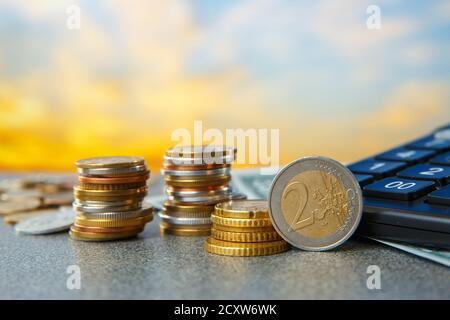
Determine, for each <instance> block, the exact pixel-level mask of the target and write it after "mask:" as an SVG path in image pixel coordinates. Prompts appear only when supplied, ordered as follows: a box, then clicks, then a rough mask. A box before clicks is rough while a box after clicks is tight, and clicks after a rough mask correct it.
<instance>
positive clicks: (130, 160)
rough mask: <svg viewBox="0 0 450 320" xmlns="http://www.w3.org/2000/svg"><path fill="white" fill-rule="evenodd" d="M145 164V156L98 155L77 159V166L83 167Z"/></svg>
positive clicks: (116, 166)
mask: <svg viewBox="0 0 450 320" xmlns="http://www.w3.org/2000/svg"><path fill="white" fill-rule="evenodd" d="M143 164H145V160H144V158H142V157H127V156H114V157H96V158H88V159H82V160H77V161H75V166H77V167H78V168H82V169H91V168H122V167H133V166H138V165H143Z"/></svg>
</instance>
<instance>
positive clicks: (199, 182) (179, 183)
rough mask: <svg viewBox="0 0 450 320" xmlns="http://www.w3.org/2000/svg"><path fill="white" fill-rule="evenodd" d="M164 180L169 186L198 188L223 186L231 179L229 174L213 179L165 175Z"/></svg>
mask: <svg viewBox="0 0 450 320" xmlns="http://www.w3.org/2000/svg"><path fill="white" fill-rule="evenodd" d="M164 181H165V182H166V185H167V186H170V187H182V188H199V187H205V186H208V187H215V186H219V187H220V186H224V185H227V184H228V183H229V182H230V181H231V176H219V177H218V178H214V179H173V178H172V177H165V178H164Z"/></svg>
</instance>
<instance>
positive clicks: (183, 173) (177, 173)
mask: <svg viewBox="0 0 450 320" xmlns="http://www.w3.org/2000/svg"><path fill="white" fill-rule="evenodd" d="M230 172H231V170H230V168H219V169H210V170H195V171H194V170H189V171H187V170H166V169H162V170H161V174H163V175H166V176H171V177H197V176H201V177H205V176H219V175H229V174H230Z"/></svg>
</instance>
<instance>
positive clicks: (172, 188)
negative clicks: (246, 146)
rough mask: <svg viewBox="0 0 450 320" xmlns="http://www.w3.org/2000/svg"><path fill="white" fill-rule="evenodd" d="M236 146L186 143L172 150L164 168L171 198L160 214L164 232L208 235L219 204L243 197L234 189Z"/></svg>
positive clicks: (161, 226)
mask: <svg viewBox="0 0 450 320" xmlns="http://www.w3.org/2000/svg"><path fill="white" fill-rule="evenodd" d="M235 155H236V149H235V148H232V147H226V146H186V147H176V148H171V149H169V150H168V151H167V152H166V154H165V156H164V163H163V170H162V173H163V175H164V180H165V184H166V194H167V195H168V198H169V200H168V201H166V202H165V203H164V208H163V210H162V212H161V213H160V217H161V223H160V228H161V232H162V233H168V234H173V235H194V236H199V235H209V234H210V233H211V213H212V212H213V211H214V206H215V205H216V204H217V203H220V202H224V201H229V200H230V199H243V198H245V195H242V194H235V193H233V192H232V188H231V185H230V182H231V163H232V162H233V160H234V158H235Z"/></svg>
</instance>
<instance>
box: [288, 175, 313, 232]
mask: <svg viewBox="0 0 450 320" xmlns="http://www.w3.org/2000/svg"><path fill="white" fill-rule="evenodd" d="M289 194H295V195H296V196H297V198H298V201H297V203H298V206H297V211H296V213H295V216H294V219H292V222H291V223H290V224H289V229H288V231H293V230H294V231H295V230H298V229H302V228H304V227H307V226H309V225H312V224H313V223H314V215H313V212H309V213H306V214H304V211H305V208H306V204H307V203H308V196H309V192H308V188H307V187H306V186H305V185H304V184H303V183H301V182H298V181H295V182H292V183H291V184H289V185H288V186H287V187H286V189H284V192H283V196H282V198H283V199H286V198H287V197H288V196H289ZM302 217H303V218H302Z"/></svg>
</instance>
